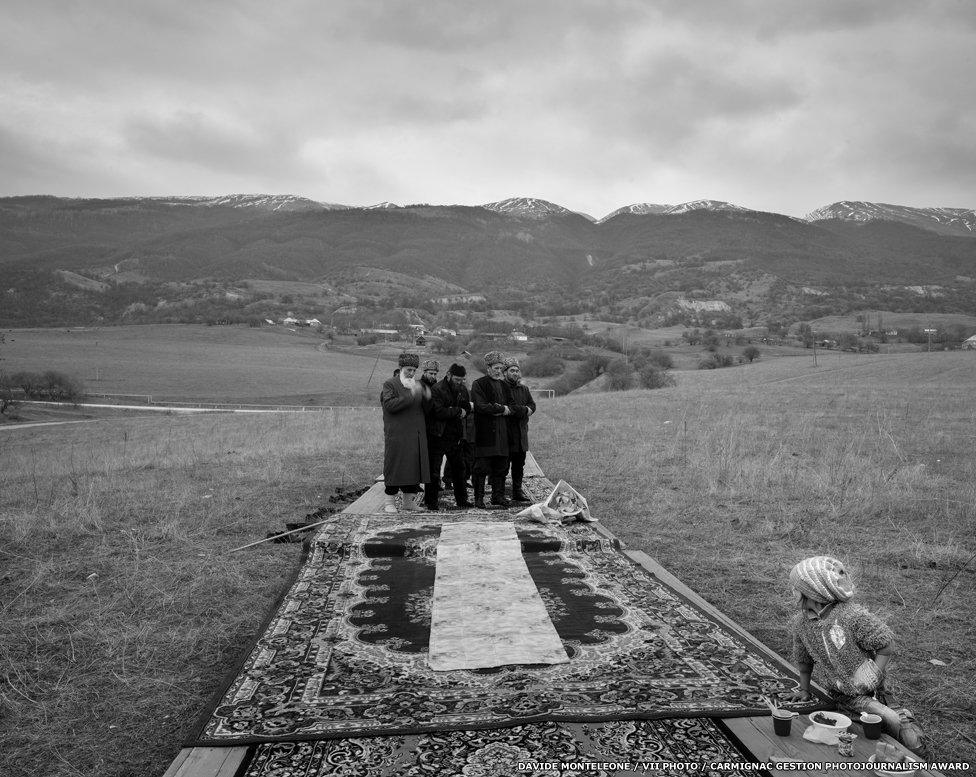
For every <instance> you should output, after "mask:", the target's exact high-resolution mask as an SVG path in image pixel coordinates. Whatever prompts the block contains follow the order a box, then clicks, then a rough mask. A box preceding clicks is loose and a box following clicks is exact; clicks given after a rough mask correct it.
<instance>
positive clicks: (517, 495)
mask: <svg viewBox="0 0 976 777" xmlns="http://www.w3.org/2000/svg"><path fill="white" fill-rule="evenodd" d="M512 501H513V502H522V503H525V502H531V501H532V500H531V499H529V498H528V497H527V496H526V495H525V494H523V493H522V489H519V490H518V491H513V492H512Z"/></svg>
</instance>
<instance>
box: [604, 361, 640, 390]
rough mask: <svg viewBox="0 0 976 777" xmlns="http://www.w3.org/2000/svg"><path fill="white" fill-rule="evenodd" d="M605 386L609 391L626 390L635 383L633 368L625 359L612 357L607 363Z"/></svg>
mask: <svg viewBox="0 0 976 777" xmlns="http://www.w3.org/2000/svg"><path fill="white" fill-rule="evenodd" d="M606 373H607V376H608V381H607V388H609V389H610V390H611V391H626V390H627V389H632V388H633V387H634V384H635V383H636V377H635V375H634V368H633V367H632V366H631V365H630V362H628V361H627V360H626V359H614V360H613V361H612V362H610V363H609V364H608V365H607V369H606Z"/></svg>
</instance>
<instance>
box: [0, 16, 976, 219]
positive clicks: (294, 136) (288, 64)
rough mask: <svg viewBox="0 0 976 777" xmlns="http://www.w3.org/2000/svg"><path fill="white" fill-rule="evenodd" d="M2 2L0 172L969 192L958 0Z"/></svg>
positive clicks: (423, 188) (566, 189) (563, 191)
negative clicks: (6, 5)
mask: <svg viewBox="0 0 976 777" xmlns="http://www.w3.org/2000/svg"><path fill="white" fill-rule="evenodd" d="M5 16H6V19H5V22H6V23H5V24H4V25H3V26H0V127H5V128H6V132H5V134H0V185H2V187H3V193H8V194H16V193H29V192H33V191H42V190H46V187H50V186H51V185H52V181H60V182H61V183H62V188H61V189H60V191H63V192H67V193H72V194H78V195H85V194H92V193H132V194H138V193H142V191H140V187H142V190H143V191H145V190H146V189H151V190H152V191H154V192H161V193H167V194H168V193H188V194H192V193H219V192H221V191H222V190H229V191H240V190H250V191H253V190H255V189H256V188H257V187H261V188H264V189H266V190H268V191H275V192H294V193H297V194H306V195H307V196H311V197H314V198H317V199H325V200H330V201H338V202H350V203H372V202H378V201H381V200H387V199H389V200H399V201H427V202H467V203H469V204H473V203H478V202H487V201H490V200H494V199H501V198H502V197H505V196H509V195H513V194H536V195H538V196H543V197H546V198H547V199H553V200H555V201H557V202H560V203H561V204H564V205H567V206H568V207H573V208H577V209H582V210H587V211H590V212H594V213H596V214H600V213H601V212H607V211H609V210H612V209H613V208H615V207H617V206H619V205H622V204H626V203H627V202H633V201H645V200H651V201H660V202H677V201H680V200H681V199H692V198H696V197H715V198H716V199H734V200H739V201H741V202H742V204H745V205H749V206H751V207H760V208H764V209H768V210H780V211H783V212H788V213H794V214H799V213H803V212H806V211H809V210H811V209H813V208H814V207H817V206H818V205H822V204H825V203H826V202H830V201H834V200H838V199H847V198H867V197H865V196H863V193H864V192H870V193H871V196H872V197H875V195H876V198H878V199H884V200H887V201H895V202H897V201H905V202H906V204H911V203H909V202H907V198H910V197H915V196H921V194H922V193H924V195H925V196H926V198H927V199H928V200H929V203H930V204H931V203H933V202H934V203H938V202H939V200H941V199H945V200H946V201H947V202H949V201H951V202H955V203H956V204H958V203H959V202H960V201H963V200H965V199H966V198H971V197H972V194H971V192H969V193H967V192H966V191H965V190H964V183H963V181H965V180H966V179H965V178H964V176H965V175H967V174H969V175H970V176H971V173H972V172H973V170H974V166H976V165H974V162H973V151H972V144H971V142H970V138H971V137H972V133H973V128H974V124H976V115H974V111H976V108H974V106H976V86H974V81H976V80H974V79H972V78H971V73H972V72H973V70H974V67H976V55H974V52H976V4H974V3H970V2H955V1H954V0H918V2H914V1H913V2H908V1H907V0H844V1H843V2H841V1H840V0H820V1H819V2H809V0H777V1H776V2H766V1H765V0H741V1H740V2H735V3H728V2H725V1H724V0H722V1H719V0H707V1H704V0H703V1H702V2H687V0H655V2H654V3H647V2H643V0H613V1H610V2H605V1H601V2H597V1H596V0H588V1H585V2H573V3H566V2H564V1H563V0H540V1H539V2H532V3H525V2H515V0H499V2H495V3H474V2H467V1H466V0H436V2H424V3H417V2H414V0H386V1H385V2H370V3H361V2H343V1H340V0H330V2H327V3H322V2H317V1H313V0H295V1H294V2H289V3H288V4H285V5H279V6H269V5H268V4H267V3H265V2H258V1H257V0H214V1H213V2H208V3H203V4H190V3H177V4H173V3H171V2H163V1H162V0H147V1H146V2H140V3H128V2H122V1H121V0H105V1H104V2H99V3H95V4H91V3H80V2H78V3H65V2H60V1H59V2H53V0H35V2H32V3H21V4H14V5H13V6H12V7H11V8H10V9H8V10H6V11H5ZM45 159H47V161H45ZM970 180H971V178H970ZM225 187H232V188H226V189H225ZM68 190H70V191H68ZM964 204H965V203H964ZM972 205H973V203H971V202H970V203H969V206H972Z"/></svg>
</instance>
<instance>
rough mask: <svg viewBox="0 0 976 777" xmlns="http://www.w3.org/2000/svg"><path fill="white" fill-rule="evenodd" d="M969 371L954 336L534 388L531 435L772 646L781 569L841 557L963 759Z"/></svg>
mask: <svg viewBox="0 0 976 777" xmlns="http://www.w3.org/2000/svg"><path fill="white" fill-rule="evenodd" d="M974 386H976V358H973V354H972V353H967V352H954V353H953V352H950V353H931V354H926V353H918V354H903V355H891V356H884V355H875V356H859V357H851V358H847V355H841V354H831V355H829V358H827V359H820V358H818V366H817V367H816V368H814V367H813V366H812V359H811V360H794V359H778V360H770V361H768V362H757V363H756V364H753V365H749V366H748V367H743V368H736V369H728V370H716V371H710V372H694V373H682V374H679V375H678V385H677V386H675V387H674V388H669V389H661V390H658V391H654V392H644V391H633V392H626V393H623V394H616V395H607V394H602V395H590V396H584V397H578V398H577V397H567V398H564V399H559V400H555V401H553V402H547V403H546V404H545V405H544V406H543V409H542V411H540V414H539V415H538V416H536V417H535V418H533V429H532V432H531V443H532V447H533V450H534V451H535V452H536V455H537V456H538V457H539V460H540V462H541V463H542V466H543V468H544V469H546V470H547V471H548V472H549V473H550V475H551V476H554V477H562V478H565V479H566V480H567V481H569V482H570V483H572V484H573V485H574V486H576V487H577V488H579V489H580V490H581V491H582V492H583V493H584V494H586V495H587V496H588V497H590V501H591V505H592V506H593V511H594V514H595V515H597V516H598V517H599V518H600V519H601V520H603V521H604V522H605V523H606V524H607V526H608V527H609V528H610V529H611V530H612V531H614V532H615V533H616V534H617V535H618V536H620V537H621V538H622V539H623V540H624V541H625V542H627V543H628V544H629V545H630V546H631V547H634V548H639V549H641V550H645V551H646V552H648V553H649V554H650V555H651V556H654V557H655V558H657V559H658V560H659V561H661V563H663V564H664V566H665V567H668V568H669V569H671V570H672V571H673V572H675V573H676V574H677V575H678V576H679V577H680V578H681V579H683V580H684V581H685V582H686V583H688V584H689V585H690V586H691V587H692V588H694V589H696V590H697V591H699V592H700V593H701V594H702V595H703V596H704V597H705V598H706V599H708V600H709V601H711V602H712V603H713V604H715V605H716V606H718V607H719V608H720V609H721V610H723V611H724V612H726V613H728V614H729V615H731V616H732V617H733V618H734V619H736V620H737V621H738V622H740V623H742V624H743V625H744V626H745V627H746V628H747V629H749V630H750V631H752V632H753V633H754V634H756V635H757V636H759V637H760V638H761V639H762V640H763V641H765V642H766V643H767V644H768V645H770V646H771V647H773V648H774V649H776V650H777V651H780V652H781V653H782V654H784V655H789V641H788V636H787V631H786V623H787V619H788V617H789V615H790V613H791V612H792V606H791V603H790V597H789V585H788V582H787V572H788V571H789V568H790V567H791V566H792V565H793V564H794V563H795V562H796V561H799V560H800V559H801V558H803V557H805V556H808V555H815V554H821V553H828V554H833V555H836V556H838V557H839V558H841V559H844V560H845V561H846V562H847V563H848V564H849V565H850V566H851V567H852V569H853V570H854V573H855V575H856V580H857V581H858V587H859V591H860V595H861V596H862V598H863V600H864V601H865V602H866V603H867V604H868V606H869V607H871V608H873V609H874V610H876V611H877V612H879V613H880V614H882V615H883V616H885V617H886V618H887V619H888V621H889V623H890V624H891V625H892V627H893V628H894V630H895V633H896V634H897V637H898V642H897V650H898V654H899V655H898V658H897V660H896V663H895V665H894V670H893V675H892V681H893V682H892V685H893V690H894V698H895V699H896V700H897V701H898V703H899V704H900V705H903V706H907V707H910V708H912V709H914V710H915V711H916V712H917V714H918V715H919V718H920V720H921V722H922V724H923V726H924V727H925V730H926V732H927V733H928V735H929V737H930V739H931V741H932V743H933V752H934V753H936V754H937V755H938V756H939V757H940V758H948V759H950V760H968V761H969V762H976V725H974V723H973V721H974V719H976V718H974V713H976V702H974V699H976V681H974V679H973V678H974V676H976V654H974V652H973V644H974V641H976V626H974V616H976V606H974V601H976V590H974V589H976V585H974V579H976V561H974V554H976V460H974V457H973V454H972V451H973V448H974V445H976V403H974V402H973V399H972V397H973V388H974ZM611 396H612V399H611ZM932 660H936V661H941V662H944V664H945V665H941V664H940V665H936V664H932V663H930V662H931V661H932Z"/></svg>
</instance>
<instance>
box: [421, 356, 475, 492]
mask: <svg viewBox="0 0 976 777" xmlns="http://www.w3.org/2000/svg"><path fill="white" fill-rule="evenodd" d="M465 373H466V370H465V369H464V367H462V366H461V365H460V364H452V365H451V366H450V368H449V369H448V371H447V374H446V375H445V376H444V378H443V380H440V381H438V382H437V383H435V384H434V385H433V386H431V389H430V395H431V401H430V404H431V409H430V412H428V413H427V447H428V449H429V450H430V483H428V484H427V487H426V490H425V492H424V503H425V504H426V506H427V509H428V510H437V509H438V507H437V497H438V494H439V492H440V479H439V478H438V475H439V474H440V471H441V460H442V459H443V458H444V457H447V468H446V473H445V474H446V475H447V477H445V478H444V480H445V487H446V481H447V480H448V478H450V481H451V486H452V487H453V490H454V501H455V503H456V504H457V506H458V507H459V508H461V509H465V508H468V507H473V505H472V504H471V502H469V501H468V489H467V486H466V485H465V482H464V481H465V472H464V448H463V445H464V424H465V420H466V419H467V417H468V416H469V415H470V414H471V410H472V407H473V406H472V404H471V398H470V396H469V395H468V388H467V386H465V385H464V376H465ZM425 374H426V372H425Z"/></svg>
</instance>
